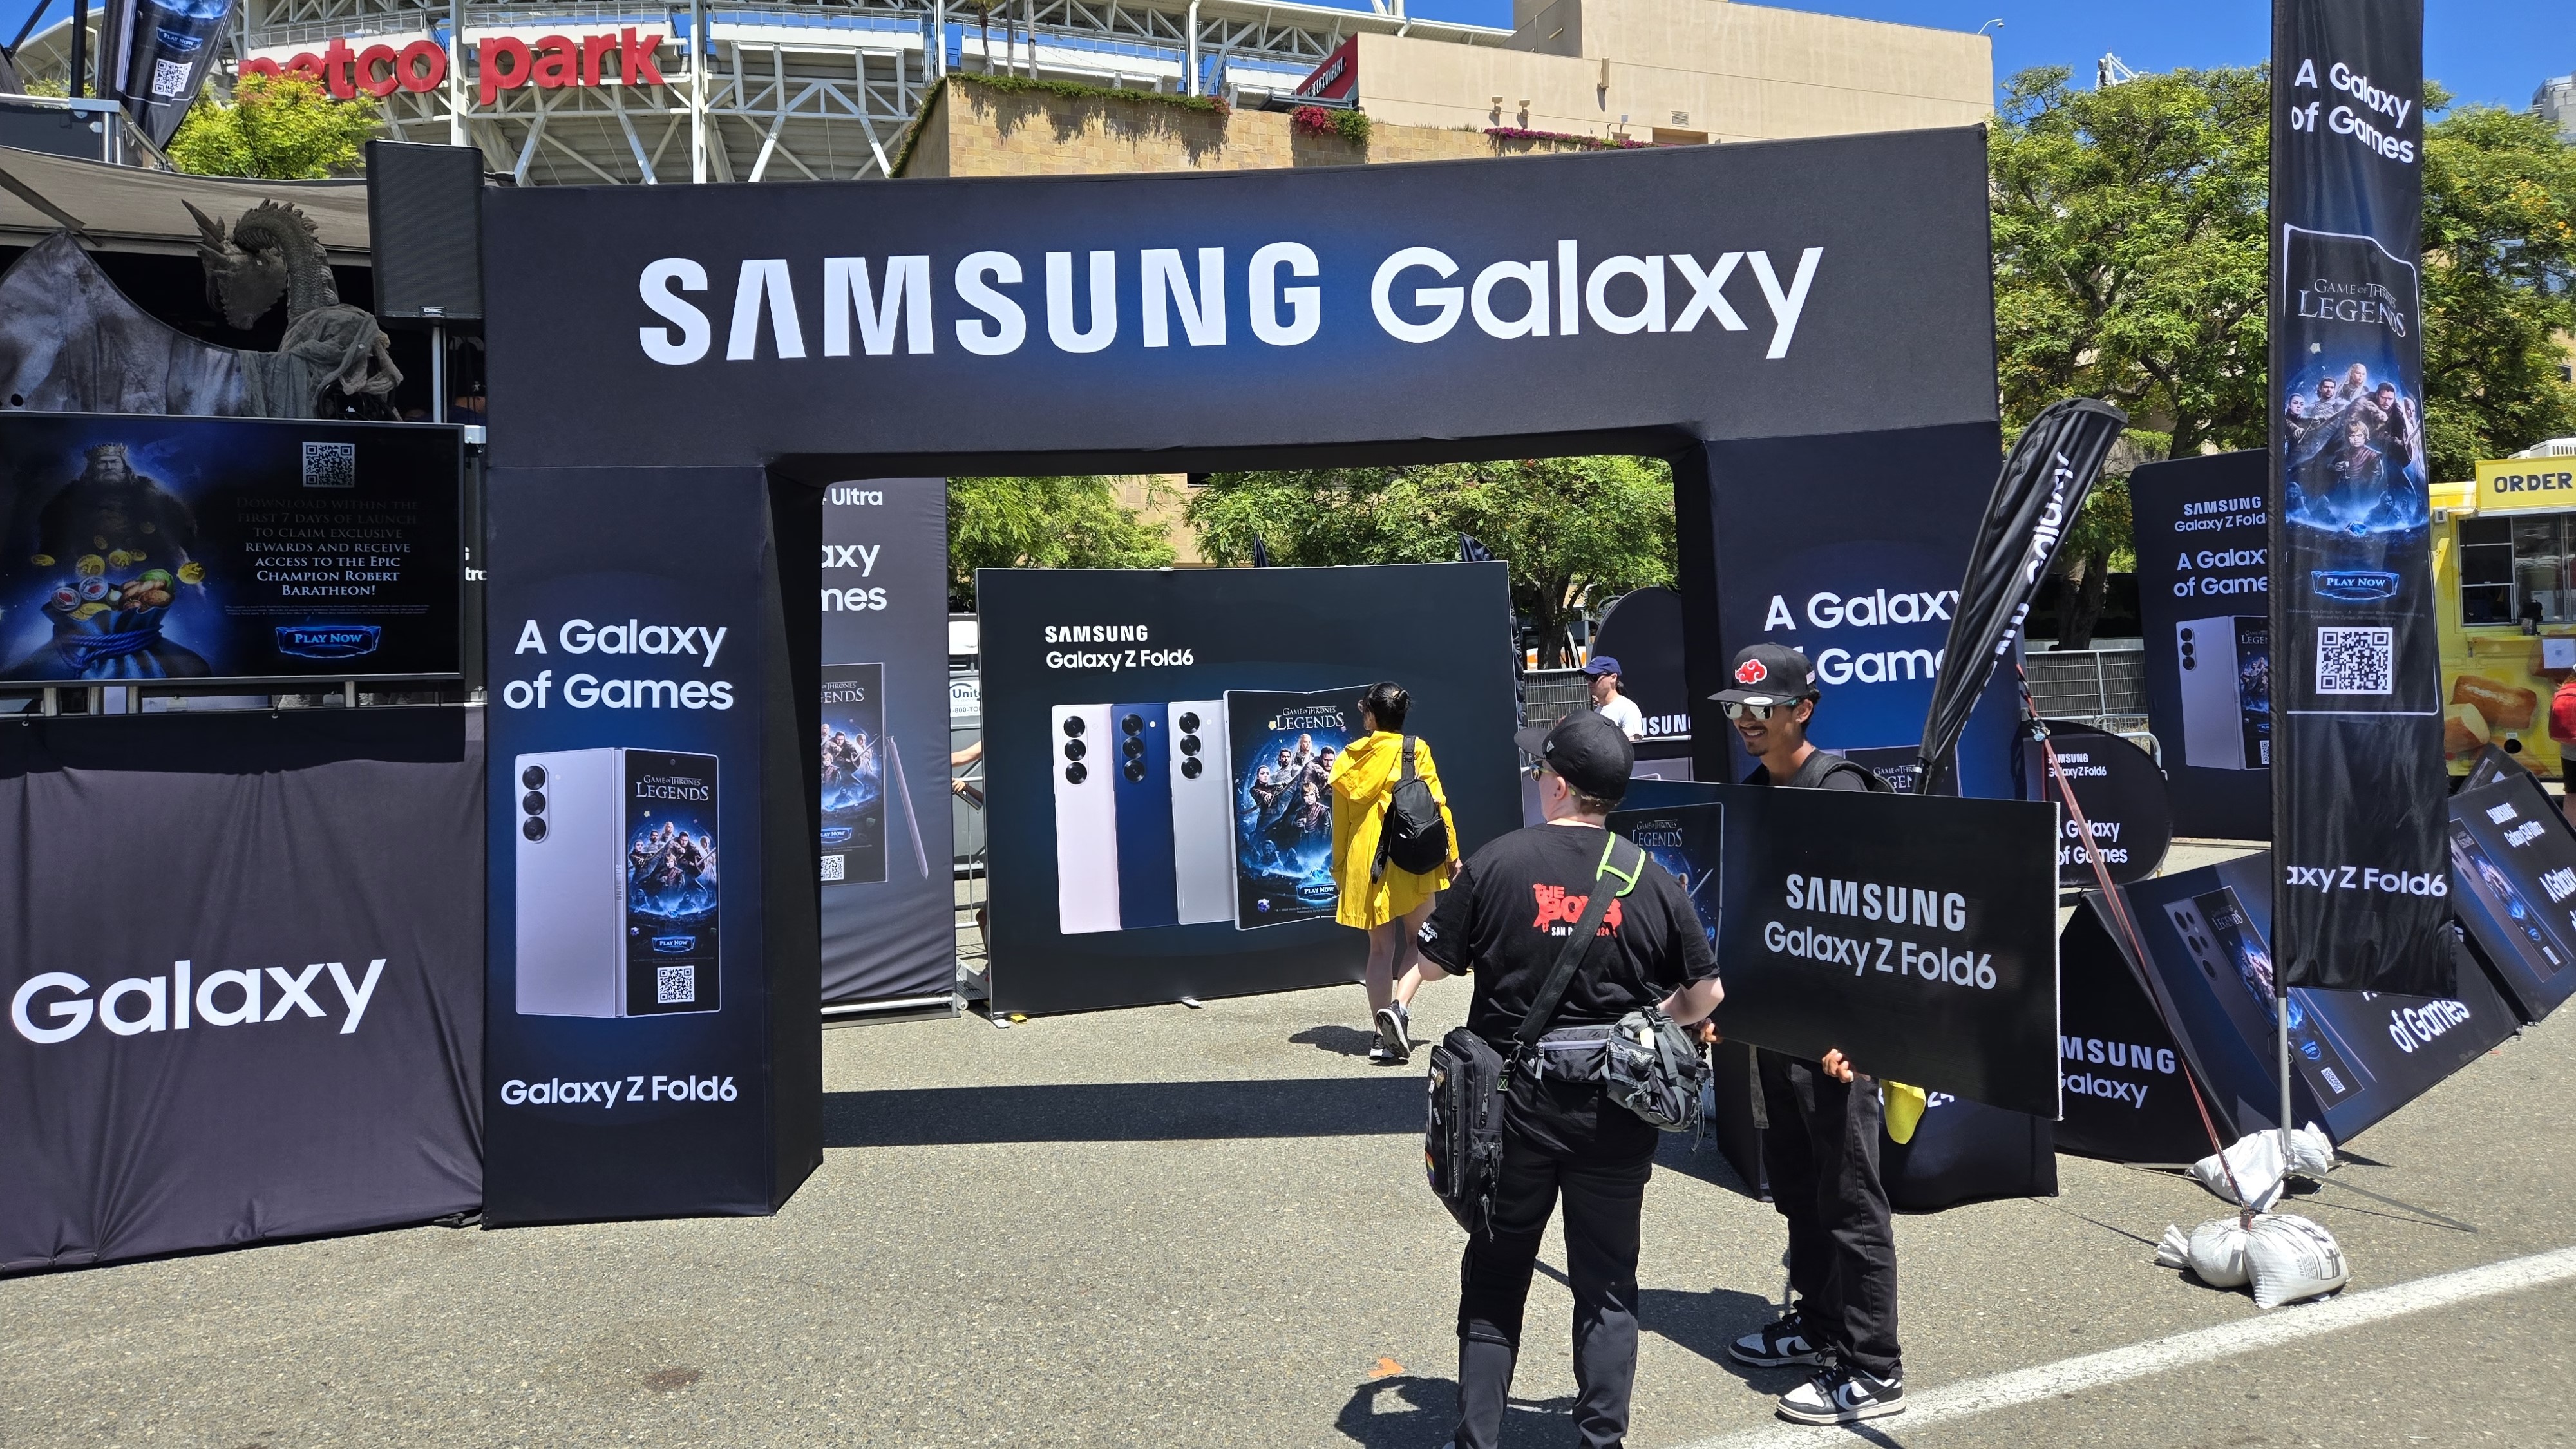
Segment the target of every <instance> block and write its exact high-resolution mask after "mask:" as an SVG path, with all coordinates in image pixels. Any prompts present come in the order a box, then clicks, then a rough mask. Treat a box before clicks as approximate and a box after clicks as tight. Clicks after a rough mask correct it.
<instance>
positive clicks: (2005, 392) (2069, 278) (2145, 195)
mask: <svg viewBox="0 0 2576 1449" xmlns="http://www.w3.org/2000/svg"><path fill="white" fill-rule="evenodd" d="M2066 76H2067V73H2066V71H2065V70H2064V69H2063V68H2061V67H2047V68H2042V69H2038V70H2030V71H2024V72H2022V73H2021V74H2019V75H2017V76H2014V77H2013V78H2012V79H2011V80H2010V81H2009V82H2007V83H2006V85H2005V88H2004V99H2003V102H2002V104H2001V106H2000V107H1999V108H1998V110H1997V114H1996V119H1995V125H1994V128H1993V130H1992V131H1991V132H1990V133H1989V136H1990V140H1989V151H1988V154H1989V160H1990V164H1991V171H1992V175H1991V182H1992V198H1993V208H1994V238H1995V334H1996V352H1997V363H1998V368H1999V372H2000V378H2001V384H2002V397H2003V410H2004V420H2005V423H2006V424H2007V425H2008V426H2011V427H2018V426H2020V425H2022V424H2025V423H2027V422H2028V421H2029V420H2030V419H2031V417H2032V416H2033V415H2035V414H2036V413H2037V412H2038V411H2039V409H2040V408H2042V407H2044V406H2046V405H2047V404H2048V403H2050V402H2052V401H2054V400H2056V399H2058V398H2060V397H2066V396H2089V397H2099V398H2104V399H2107V400H2109V401H2112V402H2116V403H2119V404H2120V405H2121V406H2123V407H2125V408H2127V409H2128V410H2129V413H2130V416H2131V418H2132V419H2133V420H2134V421H2135V422H2136V423H2138V425H2139V426H2140V427H2141V428H2142V429H2145V430H2148V432H2147V433H2141V434H2133V435H2132V439H2131V441H2132V443H2133V444H2134V445H2139V446H2140V447H2142V449H2143V452H2142V454H2141V456H2145V457H2152V456H2161V455H2164V454H2165V453H2167V452H2168V451H2169V452H2172V453H2192V452H2198V451H2200V450H2201V449H2203V448H2204V447H2212V448H2260V447H2264V446H2266V445H2267V443H2268V441H2269V438H2270V429H2271V420H2270V407H2269V393H2268V377H2267V340H2266V336H2265V324H2266V320H2267V319H2266V313H2265V309H2264V302H2265V271H2266V255H2267V252H2266V243H2265V238H2266V236H2267V234H2268V227H2269V223H2268V220H2267V216H2266V207H2267V205H2268V201H2269V187H2270V181H2271V175H2270V165H2271V158H2270V152H2269V134H2270V124H2271V121H2270V103H2269V89H2268V88H2269V78H2268V73H2267V71H2266V70H2265V68H2263V67H2260V66H2253V67H2243V68H2235V69H2224V70H2209V71H2188V70H2186V71H2175V72H2171V73H2169V74H2163V75H2151V76H2142V77H2140V78H2139V79H2137V80H2134V81H2130V82H2126V83H2124V84H2121V85H2117V86H2108V87H2103V88H2100V89H2097V90H2090V91H2079V90H2075V89H2073V88H2071V87H2069V86H2068V85H2067V84H2066ZM2447 104H2448V98H2447V97H2446V96H2445V95H2444V94H2443V93H2442V92H2441V89H2440V88H2439V87H2438V86H2429V85H2428V86H2427V87H2426V94H2425V97H2424V110H2425V113H2426V114H2427V115H2432V114H2435V113H2437V112H2439V111H2441V110H2442V109H2443V108H2444V107H2445V106H2447ZM2424 183H2425V198H2424V298H2423V301H2424V317H2423V329H2424V331H2423V336H2424V368H2425V384H2424V387H2425V407H2424V427H2425V435H2426V436H2425V441H2426V447H2427V451H2428V453H2429V454H2430V466H2431V468H2432V471H2433V474H2434V476H2435V477H2437V478H2462V477H2466V476H2468V474H2469V471H2470V464H2471V463H2472V462H2474V461H2475V460H2476V459H2478V458H2482V457H2485V458H2492V457H2498V456H2501V455H2503V454H2505V453H2509V452H2513V451H2515V450H2517V449H2520V448H2523V447H2526V446H2529V445H2530V444H2531V443H2534V442H2537V441H2538V440H2540V439H2542V438H2545V437H2550V436H2553V435H2556V434H2561V433H2567V432H2570V431H2576V389H2570V388H2569V387H2568V386H2567V384H2566V383H2564V382H2563V381H2561V380H2560V378H2559V376H2558V368H2559V367H2560V366H2561V365H2563V362H2564V358H2563V355H2562V354H2560V353H2559V352H2558V350H2557V348H2556V345H2555V344H2554V343H2553V341H2552V333H2553V332H2559V333H2563V332H2564V331H2565V330H2566V329H2568V328H2569V327H2570V326H2571V324H2576V290H2571V285H2570V284H2571V282H2576V151H2571V150H2570V149H2569V148H2567V147H2564V146H2561V145H2559V144H2558V143H2557V141H2556V138H2555V137H2554V136H2553V135H2552V134H2551V133H2550V131H2549V129H2548V128H2547V127H2546V126H2545V125H2543V124H2542V123H2541V122H2540V121H2538V120H2537V119H2536V118H2533V117H2529V116H2523V115H2517V114H2513V113H2508V112H2504V111H2497V110H2488V109H2471V110H2464V111H2461V112H2459V113H2457V114H2454V115H2448V116H2444V117H2443V118H2442V119H2440V120H2438V121H2436V122H2434V123H2433V124H2432V125H2430V126H2429V127H2428V128H2427V129H2426V133H2425V169H2424ZM2153 435H2160V436H2153ZM2122 476H2125V475H2122ZM2126 511H2127V495H2126V492H2125V490H2112V489H2104V490H2101V491H2099V492H2097V493H2096V495H2095V498H2094V501H2093V503H2092V504H2091V505H2089V507H2088V510H2087V515H2086V517H2085V518H2084V519H2083V520H2081V521H2080V522H2079V526H2078V528H2077V529H2076V530H2075V532H2074V533H2073V534H2072V535H2071V536H2070V538H2069V541H2068V546H2067V547H2066V548H2065V550H2064V551H2062V552H2061V553H2060V555H2059V557H2060V559H2061V560H2062V561H2063V566H2064V567H2065V569H2066V570H2067V572H2068V573H2069V574H2070V578H2069V583H2070V584H2071V585H2076V586H2077V587H2075V588H2074V589H2072V590H2071V596H2070V600H2069V608H2068V610H2067V614H2066V623H2065V626H2064V627H2063V628H2062V630H2061V632H2060V644H2061V645H2062V646H2065V647H2078V648H2080V647H2084V646H2085V645H2088V644H2089V643H2090V642H2091V631H2092V623H2093V620H2094V619H2095V618H2097V617H2098V615H2099V607H2098V604H2099V598H2100V584H2101V581H2102V579H2103V577H2104V575H2105V574H2106V573H2107V572H2108V570H2109V569H2110V567H2111V566H2112V562H2113V555H2114V553H2115V552H2116V550H2115V549H2114V548H2113V546H2112V543H2113V540H2115V539H2117V538H2122V537H2125V536H2126V529H2127V522H2126Z"/></svg>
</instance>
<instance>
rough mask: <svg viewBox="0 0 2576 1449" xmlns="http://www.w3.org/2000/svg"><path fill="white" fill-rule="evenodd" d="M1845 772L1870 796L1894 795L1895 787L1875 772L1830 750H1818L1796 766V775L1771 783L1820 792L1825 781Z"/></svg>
mask: <svg viewBox="0 0 2576 1449" xmlns="http://www.w3.org/2000/svg"><path fill="white" fill-rule="evenodd" d="M1845 770H1849V771H1851V772H1852V773H1853V774H1855V775H1858V776H1859V777H1860V783H1861V788H1862V789H1863V790H1865V791H1867V792H1868V793H1870V794H1872V795H1890V794H1894V793H1895V787H1894V786H1892V785H1890V784H1888V783H1887V782H1886V781H1885V780H1882V779H1880V778H1879V777H1878V772H1877V771H1876V770H1873V769H1871V768H1869V767H1868V766H1866V765H1863V764H1861V763H1860V762H1859V761H1857V760H1847V759H1845V758H1843V757H1842V756H1840V755H1837V754H1835V753H1834V752H1833V751H1831V750H1818V751H1816V752H1815V753H1814V754H1811V755H1809V756H1807V758H1806V762H1805V763H1803V764H1801V765H1799V766H1798V773H1796V774H1794V775H1792V776H1790V777H1789V778H1788V779H1787V780H1786V781H1778V780H1775V781H1773V782H1772V783H1773V784H1788V785H1792V786H1804V787H1806V788H1808V789H1811V790H1821V789H1823V788H1824V787H1825V781H1827V780H1829V779H1832V778H1833V777H1834V776H1836V775H1839V774H1841V773H1842V772H1843V771H1845Z"/></svg>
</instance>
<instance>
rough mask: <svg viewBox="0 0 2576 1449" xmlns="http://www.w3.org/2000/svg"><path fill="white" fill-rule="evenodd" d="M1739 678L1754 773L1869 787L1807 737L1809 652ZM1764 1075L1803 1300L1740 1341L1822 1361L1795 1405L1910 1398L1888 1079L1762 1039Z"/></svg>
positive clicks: (1733, 696)
mask: <svg viewBox="0 0 2576 1449" xmlns="http://www.w3.org/2000/svg"><path fill="white" fill-rule="evenodd" d="M1734 680H1735V687H1734V688H1732V689H1727V690H1722V691H1720V692H1719V693H1717V694H1715V695H1713V696H1711V698H1714V699H1715V700H1716V701H1717V703H1718V706H1719V708H1721V709H1723V710H1724V711H1725V712H1726V717H1727V719H1728V720H1729V721H1731V722H1733V724H1734V725H1735V731H1736V734H1737V736H1738V737H1739V738H1741V739H1742V740H1743V742H1744V748H1745V751H1746V753H1748V754H1751V755H1752V756H1753V757H1754V758H1755V759H1757V760H1760V761H1761V763H1760V764H1758V765H1756V766H1754V768H1753V773H1752V774H1750V775H1747V776H1745V777H1744V783H1746V784H1748V785H1783V786H1791V787H1798V788H1805V789H1813V790H1867V789H1870V788H1872V787H1873V786H1874V785H1875V783H1876V782H1875V780H1874V779H1873V777H1872V776H1871V775H1870V774H1869V772H1868V771H1867V770H1866V769H1864V768H1862V767H1861V766H1859V765H1856V764H1854V763H1852V762H1851V761H1849V760H1846V759H1844V758H1843V757H1842V756H1840V755H1837V754H1834V753H1832V752H1830V751H1827V750H1820V749H1818V748H1816V746H1815V745H1814V744H1813V743H1811V742H1810V741H1809V740H1808V739H1807V722H1808V721H1809V720H1811V719H1813V718H1814V717H1815V713H1816V703H1817V699H1818V695H1817V691H1816V684H1815V678H1814V676H1813V675H1812V674H1811V673H1809V671H1808V668H1807V658H1806V656H1805V655H1803V654H1800V653H1799V652H1798V651H1796V650H1794V649H1789V648H1785V647H1783V646H1781V645H1778V644H1756V645H1754V646H1752V647H1751V648H1749V649H1746V650H1744V651H1743V652H1742V653H1740V654H1737V655H1736V656H1735V670H1734ZM1753 1059H1754V1067H1755V1071H1756V1072H1757V1074H1758V1075H1759V1076H1760V1078H1761V1082H1762V1107H1763V1114H1764V1116H1765V1117H1767V1118H1768V1119H1769V1121H1768V1125H1767V1126H1765V1127H1764V1129H1763V1132H1762V1166H1763V1169H1764V1171H1765V1173H1766V1174H1767V1175H1768V1176H1769V1177H1770V1179H1771V1202H1772V1205H1773V1206H1775V1207H1777V1208H1778V1209H1779V1210H1780V1215H1781V1216H1782V1217H1784V1218H1787V1219H1788V1220H1789V1284H1790V1286H1791V1287H1792V1288H1793V1289H1795V1290H1796V1292H1797V1302H1796V1304H1795V1305H1793V1306H1792V1307H1791V1308H1790V1310H1789V1312H1788V1313H1787V1314H1785V1315H1783V1316H1782V1317H1780V1318H1778V1319H1776V1320H1774V1321H1772V1322H1770V1323H1767V1324H1764V1325H1763V1326H1762V1327H1760V1328H1757V1329H1755V1330H1754V1331H1753V1332H1751V1333H1748V1334H1746V1335H1745V1336H1743V1337H1742V1338H1739V1339H1737V1340H1735V1342H1734V1343H1733V1344H1731V1345H1729V1346H1728V1349H1727V1352H1728V1353H1729V1354H1731V1355H1732V1356H1733V1357H1734V1358H1735V1360H1736V1361H1737V1362H1739V1363H1746V1364H1752V1365H1754V1366H1756V1367H1760V1368H1779V1367H1784V1366H1787V1365H1791V1364H1797V1365H1802V1366H1813V1367H1814V1368H1815V1369H1816V1371H1817V1372H1816V1376H1815V1377H1814V1378H1813V1379H1811V1380H1809V1381H1808V1382H1806V1383H1804V1384H1801V1385H1799V1386H1798V1387H1797V1388H1794V1389H1791V1390H1790V1391H1789V1392H1788V1393H1786V1394H1784V1395H1782V1396H1781V1398H1780V1403H1779V1410H1780V1415H1781V1417H1783V1418H1787V1419H1793V1420H1796V1421H1798V1422H1800V1423H1806V1424H1835V1423H1843V1424H1848V1423H1854V1422H1857V1421H1859V1420H1862V1419H1877V1418H1884V1417H1885V1416H1887V1415H1889V1414H1898V1413H1903V1412H1904V1410H1905V1364H1904V1360H1903V1357H1902V1355H1901V1353H1900V1351H1899V1350H1898V1348H1897V1343H1896V1236H1895V1230H1894V1227H1893V1225H1892V1224H1891V1223H1890V1221H1889V1218H1888V1207H1887V1187H1886V1184H1885V1183H1883V1182H1881V1181H1880V1180H1879V1175H1878V1134H1879V1130H1880V1122H1881V1115H1880V1114H1881V1107H1880V1104H1879V1099H1878V1085H1877V1083H1875V1082H1873V1081H1871V1080H1870V1079H1869V1078H1868V1077H1866V1076H1861V1075H1858V1074H1856V1073H1854V1072H1853V1070H1852V1066H1851V1063H1850V1062H1848V1061H1845V1060H1844V1059H1843V1054H1842V1053H1841V1052H1839V1051H1829V1052H1827V1053H1825V1057H1824V1060H1823V1061H1821V1062H1816V1063H1809V1062H1805V1061H1801V1060H1798V1059H1795V1058H1792V1057H1786V1056H1783V1055H1781V1054H1780V1053H1778V1052H1772V1051H1762V1050H1759V1049H1756V1050H1755V1052H1754V1054H1753Z"/></svg>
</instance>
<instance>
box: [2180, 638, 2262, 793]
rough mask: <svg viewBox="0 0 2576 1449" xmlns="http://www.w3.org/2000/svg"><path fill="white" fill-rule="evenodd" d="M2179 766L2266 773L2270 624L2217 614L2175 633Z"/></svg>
mask: <svg viewBox="0 0 2576 1449" xmlns="http://www.w3.org/2000/svg"><path fill="white" fill-rule="evenodd" d="M2174 645H2175V652H2176V653H2177V655H2178V656H2179V657H2180V659H2181V663H2182V737H2183V759H2184V761H2185V762H2186V763H2188V764H2190V765H2191V766H2192V767H2194V768H2195V769H2202V770H2268V769H2270V768H2271V767H2272V621H2271V619H2270V618H2269V617H2267V616H2265V615H2261V614H2218V615H2214V616H2212V617H2210V618H2206V619H2185V620H2183V621H2182V622H2181V623H2179V624H2176V625H2175V626H2174Z"/></svg>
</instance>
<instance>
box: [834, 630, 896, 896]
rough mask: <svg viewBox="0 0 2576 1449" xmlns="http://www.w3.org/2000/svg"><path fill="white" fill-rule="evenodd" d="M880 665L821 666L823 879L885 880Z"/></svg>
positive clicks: (885, 755) (845, 881) (886, 801)
mask: <svg viewBox="0 0 2576 1449" xmlns="http://www.w3.org/2000/svg"><path fill="white" fill-rule="evenodd" d="M890 753H891V752H890V751H889V750H888V748H887V744H886V737H885V666H884V665H882V664H826V665H824V666H823V739H822V761H821V785H820V788H821V791H822V805H823V809H822V814H821V816H820V819H821V821H822V830H821V838H820V840H819V841H818V842H817V844H818V845H819V846H820V849H821V860H822V879H823V881H824V882H825V883H826V884H831V883H840V884H847V885H858V884H867V883H870V882H876V881H882V880H884V879H885V878H886V812H887V808H888V806H889V804H890V803H891V801H890V800H889V798H888V795H887V791H886V766H887V761H888V758H889V755H890Z"/></svg>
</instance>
